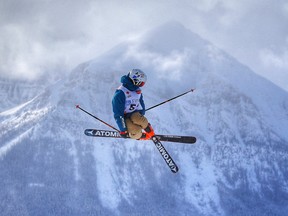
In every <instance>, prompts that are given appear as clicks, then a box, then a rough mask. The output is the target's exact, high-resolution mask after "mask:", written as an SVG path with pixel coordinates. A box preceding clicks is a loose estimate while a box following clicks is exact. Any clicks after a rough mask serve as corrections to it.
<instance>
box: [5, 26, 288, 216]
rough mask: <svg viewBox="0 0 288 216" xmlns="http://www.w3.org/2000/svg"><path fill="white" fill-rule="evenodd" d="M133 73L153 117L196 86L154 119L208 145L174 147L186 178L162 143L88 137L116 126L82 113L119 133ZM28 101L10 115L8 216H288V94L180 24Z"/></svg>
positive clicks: (117, 50) (161, 128)
mask: <svg viewBox="0 0 288 216" xmlns="http://www.w3.org/2000/svg"><path fill="white" fill-rule="evenodd" d="M131 68H141V69H142V70H143V71H145V72H146V73H147V75H148V81H147V84H146V85H145V87H144V88H143V94H144V99H145V101H146V106H147V107H150V106H152V105H155V104H157V103H159V102H162V101H163V100H166V99H168V98H171V97H173V96H175V95H177V94H179V93H182V92H184V91H187V90H189V89H191V88H196V90H195V91H194V92H193V93H189V94H187V95H185V96H183V97H181V98H178V99H176V100H174V101H172V102H170V103H167V104H165V105H162V106H161V107H157V108H155V109H152V110H150V111H148V112H147V114H146V116H147V118H148V119H149V120H150V122H151V124H152V125H153V126H154V129H155V130H156V132H157V133H162V134H181V135H195V136H196V137H197V138H198V140H197V143H196V144H195V145H185V144H173V143H163V144H164V145H165V147H166V149H167V150H168V151H169V152H170V154H171V156H172V157H173V158H174V160H175V162H176V163H177V164H178V166H179V169H180V170H179V173H177V174H173V173H171V172H170V170H169V169H168V167H166V164H165V162H164V161H163V159H162V158H161V156H160V155H159V153H158V151H157V150H156V148H155V146H154V144H153V143H152V142H151V141H141V142H140V141H133V140H124V139H123V140H119V139H117V140H116V139H107V138H91V137H86V136H85V135H84V134H83V131H84V129H85V128H99V129H108V128H107V127H106V126H105V125H103V124H101V123H100V122H98V121H96V120H94V119H93V118H91V117H90V116H88V115H86V114H85V113H83V112H81V111H79V110H78V109H75V104H80V105H81V106H82V107H83V108H85V109H86V110H88V111H91V112H92V113H93V114H94V115H96V116H97V117H99V118H101V119H103V120H104V121H107V122H109V123H111V124H113V125H116V124H115V122H114V119H113V114H112V106H111V99H112V96H113V94H114V91H115V89H116V88H117V87H118V86H119V84H120V82H119V81H120V77H121V76H122V75H123V74H126V73H127V72H128V70H129V69H131ZM12 84H13V83H12ZM2 97H3V96H2ZM17 97H18V96H17ZM19 97H21V93H20V96H19ZM1 99H2V98H1ZM21 102H22V103H21V104H18V105H17V106H15V107H13V108H12V109H5V111H2V112H1V113H0V121H1V125H0V130H1V133H0V139H1V143H0V169H1V172H0V183H1V185H2V187H1V189H0V199H1V204H0V210H1V212H2V214H3V215H25V216H26V215H27V216H28V215H29V216H30V215H69V216H70V215H75V216H76V215H77V216H79V215H101V216H102V215H125V216H126V215H129V216H130V215H149V216H150V215H151V216H154V215H155V216H156V215H157V216H158V215H168V216H174V215H177V216H178V215H179V216H184V215H185V216H186V215H205V216H206V215H285V214H286V212H287V210H288V207H287V206H288V181H287V179H288V178H287V177H288V169H287V164H288V159H287V153H288V134H287V129H288V121H287V117H288V94H287V92H285V91H283V90H282V89H281V88H278V87H277V86H275V85H274V84H272V83H271V82H269V81H267V80H265V79H264V78H262V77H259V76H258V75H256V74H255V73H254V72H253V71H251V70H250V69H249V68H247V67H246V66H244V65H242V64H240V63H239V62H238V61H237V60H236V59H234V58H233V57H231V56H229V55H228V54H227V53H225V52H223V51H222V50H220V49H218V48H217V47H215V46H213V45H212V44H211V43H209V42H208V41H205V40H203V39H202V38H201V37H199V36H198V35H196V34H194V33H192V32H191V31H189V30H187V29H186V28H185V27H183V26H182V25H181V24H179V23H175V22H171V23H167V24H165V25H163V26H160V27H158V28H156V29H153V30H151V31H149V32H147V33H145V34H143V35H141V36H140V37H138V38H137V39H134V40H130V41H127V42H124V43H122V44H119V45H118V46H116V47H114V48H113V49H112V50H110V51H109V52H107V53H106V54H105V55H103V56H101V57H99V58H97V59H94V60H92V61H89V62H86V63H83V64H81V65H79V66H78V67H77V68H75V69H74V70H73V71H72V72H71V74H70V76H69V77H67V78H65V79H63V80H61V81H58V82H57V83H55V84H53V85H51V86H49V87H47V88H46V89H45V91H43V93H41V94H39V95H38V96H36V97H33V98H29V100H27V101H25V102H24V101H21Z"/></svg>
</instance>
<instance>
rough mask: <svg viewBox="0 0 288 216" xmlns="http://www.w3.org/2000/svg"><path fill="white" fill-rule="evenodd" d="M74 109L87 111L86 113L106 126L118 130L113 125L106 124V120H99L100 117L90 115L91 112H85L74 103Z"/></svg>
mask: <svg viewBox="0 0 288 216" xmlns="http://www.w3.org/2000/svg"><path fill="white" fill-rule="evenodd" d="M76 109H80V110H82V111H83V112H85V113H87V114H88V115H90V116H92V117H93V118H95V119H97V120H98V121H100V122H102V123H103V124H105V125H107V126H108V127H110V128H112V129H114V130H116V131H118V132H120V131H119V130H118V129H117V128H115V127H113V126H112V125H110V124H108V123H107V122H105V121H103V120H101V119H100V118H98V117H96V116H94V115H92V114H91V113H89V112H87V111H86V110H84V109H82V108H81V107H80V105H76Z"/></svg>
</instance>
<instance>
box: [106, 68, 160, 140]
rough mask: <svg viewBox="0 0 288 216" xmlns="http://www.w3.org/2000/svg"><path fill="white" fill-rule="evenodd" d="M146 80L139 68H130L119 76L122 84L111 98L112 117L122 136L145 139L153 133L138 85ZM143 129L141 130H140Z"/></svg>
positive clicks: (141, 84) (140, 85) (142, 84)
mask: <svg viewBox="0 0 288 216" xmlns="http://www.w3.org/2000/svg"><path fill="white" fill-rule="evenodd" d="M146 80H147V76H146V74H145V73H144V72H143V71H141V70H140V69H132V70H131V71H129V73H128V75H124V76H122V77H121V83H122V85H121V86H120V87H119V88H118V89H117V90H116V92H115V94H114V97H113V99H112V106H113V112H114V118H115V120H116V123H117V125H118V127H119V129H120V135H121V136H122V137H124V138H132V139H140V140H147V139H150V138H151V137H152V136H154V135H155V133H154V130H153V128H152V126H151V124H150V123H149V122H148V120H147V118H146V117H145V116H144V115H145V104H144V100H143V96H142V93H141V89H140V87H143V86H144V84H145V82H146ZM142 129H143V130H142Z"/></svg>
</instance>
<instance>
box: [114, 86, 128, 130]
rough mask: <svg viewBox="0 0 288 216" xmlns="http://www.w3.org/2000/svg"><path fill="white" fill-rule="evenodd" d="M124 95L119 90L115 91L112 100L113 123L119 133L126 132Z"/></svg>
mask: <svg viewBox="0 0 288 216" xmlns="http://www.w3.org/2000/svg"><path fill="white" fill-rule="evenodd" d="M125 100H126V98H125V94H124V93H123V91H121V90H116V92H115V94H114V97H113V99H112V108H113V113H114V118H115V121H116V123H117V125H118V128H119V130H120V131H127V127H126V123H125V119H124V110H125Z"/></svg>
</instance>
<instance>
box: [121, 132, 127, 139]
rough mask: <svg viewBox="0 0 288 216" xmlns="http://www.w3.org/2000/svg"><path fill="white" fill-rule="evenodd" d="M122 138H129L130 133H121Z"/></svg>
mask: <svg viewBox="0 0 288 216" xmlns="http://www.w3.org/2000/svg"><path fill="white" fill-rule="evenodd" d="M120 136H121V137H122V138H129V133H128V131H120Z"/></svg>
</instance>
